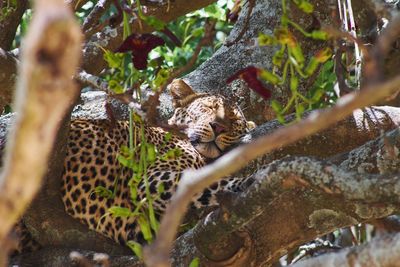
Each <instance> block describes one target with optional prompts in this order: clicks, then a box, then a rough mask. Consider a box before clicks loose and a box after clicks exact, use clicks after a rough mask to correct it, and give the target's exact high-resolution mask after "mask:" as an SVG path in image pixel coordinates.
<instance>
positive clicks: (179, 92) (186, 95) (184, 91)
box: [168, 79, 197, 107]
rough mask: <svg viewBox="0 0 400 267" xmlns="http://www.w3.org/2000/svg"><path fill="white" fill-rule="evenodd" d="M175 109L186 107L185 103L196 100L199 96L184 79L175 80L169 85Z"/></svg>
mask: <svg viewBox="0 0 400 267" xmlns="http://www.w3.org/2000/svg"><path fill="white" fill-rule="evenodd" d="M168 88H169V91H170V94H171V96H172V100H173V104H174V106H175V107H181V106H184V105H185V103H188V102H190V101H191V100H192V99H194V98H195V97H196V96H197V94H196V92H195V91H193V89H192V88H191V87H190V86H189V85H188V84H187V83H185V81H184V80H182V79H175V80H173V81H172V82H171V83H170V84H169V85H168Z"/></svg>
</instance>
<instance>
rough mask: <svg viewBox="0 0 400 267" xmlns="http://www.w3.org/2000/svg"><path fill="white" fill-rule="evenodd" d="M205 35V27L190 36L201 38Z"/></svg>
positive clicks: (197, 29)
mask: <svg viewBox="0 0 400 267" xmlns="http://www.w3.org/2000/svg"><path fill="white" fill-rule="evenodd" d="M203 34H204V27H198V28H196V29H194V30H193V31H192V32H191V34H190V36H192V37H199V36H202V35H203Z"/></svg>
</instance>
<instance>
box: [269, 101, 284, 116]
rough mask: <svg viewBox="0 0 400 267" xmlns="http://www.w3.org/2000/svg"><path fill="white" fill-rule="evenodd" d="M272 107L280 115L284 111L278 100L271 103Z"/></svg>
mask: <svg viewBox="0 0 400 267" xmlns="http://www.w3.org/2000/svg"><path fill="white" fill-rule="evenodd" d="M271 107H272V109H273V110H274V111H275V113H278V114H279V113H281V112H282V110H283V107H282V105H281V104H280V103H279V102H278V101H276V100H272V101H271Z"/></svg>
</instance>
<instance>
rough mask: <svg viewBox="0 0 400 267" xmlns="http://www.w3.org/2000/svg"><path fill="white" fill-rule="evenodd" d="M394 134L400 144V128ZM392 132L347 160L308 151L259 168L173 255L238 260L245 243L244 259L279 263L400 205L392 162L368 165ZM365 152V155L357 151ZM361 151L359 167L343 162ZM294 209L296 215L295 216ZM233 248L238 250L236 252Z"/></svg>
mask: <svg viewBox="0 0 400 267" xmlns="http://www.w3.org/2000/svg"><path fill="white" fill-rule="evenodd" d="M388 136H391V138H392V139H394V140H395V147H396V149H399V148H400V132H399V130H394V131H392V132H390V133H389V134H388ZM385 138H386V137H382V138H379V139H376V140H373V141H371V142H368V143H366V144H365V145H363V146H361V147H359V148H357V149H355V150H354V151H351V152H349V153H348V157H346V158H342V162H341V163H342V164H341V165H340V167H339V166H336V165H333V164H331V163H329V162H324V161H319V160H315V159H310V158H305V157H303V158H294V157H289V158H285V159H282V160H279V161H275V162H273V163H271V164H269V165H267V166H265V167H264V168H263V169H262V170H260V171H258V172H257V173H255V174H254V175H253V177H252V178H253V179H254V180H255V181H256V182H255V183H253V185H252V186H251V187H250V188H248V189H247V190H246V191H244V192H243V193H240V194H239V195H228V198H226V197H224V198H221V199H220V202H221V203H220V204H221V205H220V208H219V209H218V210H216V211H214V212H212V213H211V214H209V215H208V216H207V217H206V218H205V219H204V220H203V221H202V222H200V223H199V224H198V225H197V226H196V227H195V228H194V229H193V230H192V231H190V232H188V233H186V234H185V235H183V236H182V237H180V238H178V240H177V241H176V242H175V247H174V249H173V252H172V256H171V257H172V261H173V265H174V266H180V265H185V264H186V263H188V262H190V260H191V259H192V258H193V257H200V259H201V260H202V263H204V264H205V265H207V264H210V263H215V262H219V261H223V259H224V261H227V260H233V261H234V263H235V264H238V262H237V261H238V259H237V256H238V255H237V254H238V251H240V249H242V250H244V251H241V252H240V253H239V255H241V257H242V259H241V261H245V262H246V264H248V265H253V266H260V265H261V263H263V264H267V263H268V264H272V263H274V262H275V261H276V260H278V259H279V258H280V257H281V256H283V255H284V254H286V253H287V251H290V250H291V249H294V248H296V247H297V246H299V245H301V244H303V243H304V242H307V241H310V240H312V239H315V238H316V237H318V236H321V235H323V234H326V233H329V232H331V231H333V230H335V229H338V228H340V227H345V226H349V225H354V224H357V223H359V222H365V221H369V220H371V219H374V218H381V217H384V216H387V215H390V214H392V213H395V212H398V208H397V207H398V204H399V201H400V198H399V197H398V195H397V193H396V192H397V191H396V190H397V189H396V188H397V187H398V185H399V184H400V176H399V175H390V174H389V173H390V169H389V170H387V171H389V173H388V172H386V170H385V171H384V172H382V173H380V174H367V173H366V172H365V168H364V167H365V164H366V163H369V162H371V161H373V159H374V158H376V155H382V154H383V153H382V151H384V150H385V148H384V140H385ZM377 148H380V150H378V151H376V149H377ZM361 151H363V152H361ZM374 152H376V153H374ZM360 154H363V155H364V157H356V155H357V156H359V155H360ZM356 158H358V159H359V160H358V161H357V162H354V163H353V168H352V169H349V170H346V168H344V167H343V166H345V165H346V164H347V162H349V161H352V160H353V159H356ZM386 160H388V162H392V164H393V166H397V168H398V166H399V165H400V161H399V160H398V159H397V158H396V159H394V162H393V161H392V160H390V159H386ZM376 165H379V162H377V163H376ZM353 169H356V170H358V171H359V172H355V171H353ZM381 170H383V169H381ZM288 214H290V217H291V218H296V219H295V220H288V219H287V218H288ZM243 231H246V232H248V233H251V234H250V236H251V242H247V243H250V245H246V241H245V239H246V238H245V237H246V235H244V237H243V235H242V236H240V233H243ZM283 233H284V234H283ZM238 234H239V236H238ZM189 245H190V246H192V247H191V248H190V249H189V251H190V253H188V254H185V253H182V250H183V247H182V246H185V247H187V246H189ZM238 246H239V248H238ZM255 250H256V251H257V253H255ZM227 251H230V252H231V254H230V256H229V257H228V256H227V255H229V254H227ZM254 253H255V254H256V255H254ZM250 262H251V264H250ZM239 265H240V264H239ZM240 266H242V265H240Z"/></svg>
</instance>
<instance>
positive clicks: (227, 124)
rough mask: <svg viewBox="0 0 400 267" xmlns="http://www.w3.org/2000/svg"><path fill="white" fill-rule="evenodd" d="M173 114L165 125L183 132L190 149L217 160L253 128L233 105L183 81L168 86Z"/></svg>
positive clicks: (176, 81)
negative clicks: (193, 88)
mask: <svg viewBox="0 0 400 267" xmlns="http://www.w3.org/2000/svg"><path fill="white" fill-rule="evenodd" d="M169 89H170V93H171V95H172V98H173V102H174V106H175V112H174V115H173V116H172V118H171V119H169V121H168V124H170V125H174V126H177V127H178V128H181V129H184V131H185V133H186V135H187V137H188V138H189V141H190V142H191V143H192V145H193V146H194V148H195V149H196V150H197V151H198V152H199V153H200V154H202V155H203V156H204V157H207V158H211V159H213V158H217V157H219V156H220V155H221V154H222V153H223V152H224V151H225V150H226V149H228V148H229V147H230V146H231V145H233V144H235V143H237V142H239V140H240V138H241V137H242V136H243V135H244V134H245V133H247V132H248V131H249V130H251V129H253V128H254V127H255V124H254V123H253V122H251V121H246V119H245V117H244V115H243V113H242V112H241V111H240V109H239V107H237V106H236V105H235V104H234V103H231V102H229V101H227V100H226V99H225V98H224V97H222V96H220V95H210V94H200V93H196V92H194V91H193V90H192V88H191V87H190V86H189V85H187V84H186V83H185V82H184V81H183V80H180V79H179V80H174V81H173V82H172V83H171V84H170V86H169Z"/></svg>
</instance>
